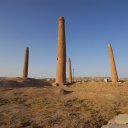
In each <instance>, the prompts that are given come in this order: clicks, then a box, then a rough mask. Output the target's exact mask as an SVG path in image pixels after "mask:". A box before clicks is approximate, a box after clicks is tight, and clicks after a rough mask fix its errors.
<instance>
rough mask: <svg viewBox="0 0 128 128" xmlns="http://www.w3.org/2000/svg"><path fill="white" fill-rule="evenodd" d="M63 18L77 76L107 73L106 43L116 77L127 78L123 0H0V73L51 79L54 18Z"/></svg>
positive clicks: (127, 16) (127, 18) (127, 24)
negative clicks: (27, 51)
mask: <svg viewBox="0 0 128 128" xmlns="http://www.w3.org/2000/svg"><path fill="white" fill-rule="evenodd" d="M59 16H64V17H65V29H66V45H67V58H68V57H70V58H71V61H72V68H74V70H75V76H85V77H86V76H92V77H93V76H110V68H109V56H108V49H107V45H108V43H111V44H112V46H113V50H114V55H115V61H116V65H117V70H118V75H119V77H128V1H127V0H0V60H1V61H0V76H9V77H14V76H21V74H22V67H23V58H24V51H25V48H26V47H29V48H30V61H29V76H30V77H42V78H44V77H55V74H56V49H57V22H58V17H59Z"/></svg>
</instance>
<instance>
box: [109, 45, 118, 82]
mask: <svg viewBox="0 0 128 128" xmlns="http://www.w3.org/2000/svg"><path fill="white" fill-rule="evenodd" d="M108 52H109V57H110V69H111V80H112V83H116V82H118V74H117V70H116V64H115V59H114V54H113V50H112V46H111V44H109V45H108Z"/></svg>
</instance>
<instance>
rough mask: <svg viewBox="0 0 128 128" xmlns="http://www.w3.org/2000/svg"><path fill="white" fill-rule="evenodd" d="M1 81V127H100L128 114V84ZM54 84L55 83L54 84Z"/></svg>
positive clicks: (41, 80)
mask: <svg viewBox="0 0 128 128" xmlns="http://www.w3.org/2000/svg"><path fill="white" fill-rule="evenodd" d="M53 83H54V81H53V80H44V79H32V78H31V79H30V78H28V79H22V78H0V128H100V127H101V126H102V125H103V124H107V122H108V121H109V120H110V119H112V118H113V117H114V116H115V115H118V114H120V113H128V81H127V80H125V81H122V82H119V83H117V84H112V83H111V82H108V83H105V82H104V81H103V80H100V79H98V80H95V79H86V80H82V81H81V80H80V81H77V82H74V83H73V84H70V85H65V86H64V85H60V86H52V84H53ZM53 85H54V84H53Z"/></svg>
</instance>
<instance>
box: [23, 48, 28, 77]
mask: <svg viewBox="0 0 128 128" xmlns="http://www.w3.org/2000/svg"><path fill="white" fill-rule="evenodd" d="M28 59H29V48H28V47H27V48H26V50H25V56H24V66H23V76H22V77H23V78H27V77H28Z"/></svg>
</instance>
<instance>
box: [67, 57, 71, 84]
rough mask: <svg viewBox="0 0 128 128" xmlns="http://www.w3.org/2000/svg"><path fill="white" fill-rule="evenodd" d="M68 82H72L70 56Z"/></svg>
mask: <svg viewBox="0 0 128 128" xmlns="http://www.w3.org/2000/svg"><path fill="white" fill-rule="evenodd" d="M68 82H69V83H72V68H71V59H70V58H68Z"/></svg>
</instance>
